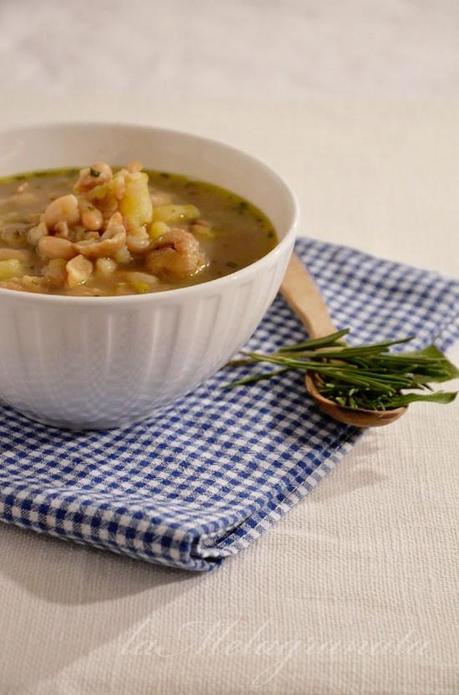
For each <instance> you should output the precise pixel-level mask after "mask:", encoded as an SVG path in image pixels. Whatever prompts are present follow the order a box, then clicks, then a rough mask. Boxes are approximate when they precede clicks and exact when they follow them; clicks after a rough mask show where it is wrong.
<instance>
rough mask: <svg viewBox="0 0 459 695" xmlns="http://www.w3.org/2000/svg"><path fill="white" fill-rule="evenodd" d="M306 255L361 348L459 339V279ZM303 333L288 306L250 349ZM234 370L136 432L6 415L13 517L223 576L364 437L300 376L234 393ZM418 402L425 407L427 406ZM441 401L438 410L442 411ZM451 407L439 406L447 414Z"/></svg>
mask: <svg viewBox="0 0 459 695" xmlns="http://www.w3.org/2000/svg"><path fill="white" fill-rule="evenodd" d="M297 252H298V253H299V254H300V256H301V257H302V259H303V261H304V262H305V263H306V264H307V266H308V268H309V269H310V270H311V272H312V273H313V275H314V276H315V278H316V280H317V282H318V284H319V285H320V286H321V289H322V291H323V293H324V295H325V297H326V299H327V301H328V304H329V307H330V309H331V311H332V314H333V317H334V319H335V322H336V324H337V325H338V326H340V327H344V326H351V328H352V331H353V334H352V336H353V340H354V341H374V340H377V339H382V338H396V337H403V336H406V335H408V334H415V335H416V336H417V339H416V347H422V346H424V345H426V344H428V343H429V342H431V341H432V340H433V339H435V338H436V337H437V336H440V338H439V340H438V341H437V344H439V345H440V346H442V347H443V348H446V347H447V346H448V345H449V344H451V343H452V342H453V341H454V340H455V339H456V338H458V337H459V320H458V316H459V283H458V282H455V281H452V280H447V279H445V278H443V277H441V276H440V275H438V274H436V273H431V272H426V271H423V270H417V269H415V268H410V267H408V266H404V265H399V264H396V263H391V262H389V261H383V260H380V259H377V258H374V257H372V256H369V255H366V254H363V253H360V252H358V251H355V250H352V249H349V248H345V247H339V246H333V245H330V244H325V243H322V242H318V241H312V240H306V239H302V240H299V241H298V243H297ZM303 336H304V332H303V329H302V327H301V326H300V325H299V323H298V321H297V320H296V319H295V318H294V317H293V315H292V314H291V312H290V311H289V309H288V308H287V307H286V305H285V304H284V303H283V301H282V299H280V298H277V299H276V301H275V302H274V304H273V306H272V307H271V309H270V310H269V312H268V314H267V316H266V317H265V319H264V320H263V322H262V324H261V326H260V327H259V328H258V330H257V332H256V333H255V335H254V336H253V338H252V339H251V341H250V343H249V344H250V347H251V348H253V349H262V350H271V349H273V348H275V347H278V346H280V345H282V344H283V343H286V342H290V341H295V340H298V339H300V338H302V337H303ZM240 374H241V373H240V372H235V371H233V370H231V371H229V370H225V369H224V370H221V371H220V372H219V373H218V374H217V375H216V376H215V377H213V378H212V379H210V380H209V381H207V382H206V383H205V384H202V385H201V386H200V387H198V388H197V389H196V390H195V391H194V392H193V393H192V394H190V395H188V396H185V397H183V398H181V399H180V400H178V401H176V402H175V403H174V404H173V405H171V406H168V407H166V408H164V409H162V410H161V411H159V412H157V413H156V414H155V415H154V417H152V418H151V419H150V420H149V421H147V422H143V423H141V424H139V425H136V426H133V427H130V428H129V429H124V430H115V431H110V432H90V433H87V432H86V433H74V432H70V431H60V430H57V429H52V428H47V427H45V426H43V425H39V424H36V423H32V422H29V421H28V420H26V419H25V418H23V417H22V416H20V415H18V414H17V413H15V412H14V411H13V410H12V409H10V408H9V407H6V406H5V407H3V408H0V520H3V521H5V522H8V523H13V524H16V525H17V526H21V527H24V528H30V529H33V530H35V531H38V532H43V533H49V534H51V535H53V536H59V537H61V538H66V539H71V540H74V541H78V542H84V543H88V544H90V545H93V546H95V547H97V548H104V549H107V550H112V551H115V552H118V553H122V554H125V555H129V556H132V557H135V558H140V559H143V560H147V561H150V562H159V563H162V564H166V565H172V566H174V567H181V568H184V569H188V570H202V571H205V570H210V569H212V568H214V567H215V566H217V565H218V564H220V563H221V562H222V561H223V559H224V558H225V557H226V556H228V555H233V554H234V553H237V552H238V551H239V550H241V549H242V548H245V547H246V546H247V545H249V543H251V542H252V541H254V540H255V539H256V538H258V536H260V535H261V534H262V533H263V532H264V531H266V530H267V529H268V528H269V527H270V526H271V524H272V523H274V522H275V521H276V520H277V519H279V518H280V517H281V516H282V515H283V514H285V513H286V512H287V511H288V510H289V509H290V507H291V506H293V505H294V504H295V503H296V502H298V501H299V500H300V499H301V498H302V497H303V496H304V495H306V494H307V493H308V492H309V491H310V490H312V489H313V488H314V487H315V486H316V485H317V484H318V483H319V482H320V480H321V479H322V478H323V477H324V476H325V475H326V474H327V473H328V471H329V470H330V469H331V468H332V467H333V466H334V465H335V464H336V463H337V462H338V461H339V460H340V459H341V458H342V456H343V455H344V453H345V452H346V451H348V450H349V448H350V447H351V446H352V444H353V443H354V442H355V441H356V438H357V437H358V432H357V431H356V430H355V429H353V428H350V427H347V426H345V425H341V424H338V423H336V422H333V421H332V420H330V419H328V418H327V417H326V416H323V415H321V414H320V413H319V412H318V411H317V410H316V408H315V406H314V405H312V404H311V403H310V402H309V401H308V399H307V398H306V397H305V392H304V388H303V385H302V380H301V377H299V376H298V375H293V374H292V375H288V376H284V377H283V378H282V379H279V380H272V381H268V382H260V383H259V384H257V385H254V386H251V387H245V388H238V389H235V390H231V391H225V390H222V386H223V385H224V384H225V383H227V382H228V381H230V380H232V379H234V378H236V375H238V376H239V375H240ZM414 407H416V406H414ZM433 407H435V406H433ZM438 407H439V406H438Z"/></svg>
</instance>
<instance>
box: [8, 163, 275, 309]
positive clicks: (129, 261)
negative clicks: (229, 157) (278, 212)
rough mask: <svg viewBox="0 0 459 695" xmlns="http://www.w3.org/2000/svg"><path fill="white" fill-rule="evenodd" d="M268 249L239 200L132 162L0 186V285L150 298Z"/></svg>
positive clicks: (43, 174) (268, 241)
mask: <svg viewBox="0 0 459 695" xmlns="http://www.w3.org/2000/svg"><path fill="white" fill-rule="evenodd" d="M276 243H277V239H276V234H275V231H274V228H273V226H272V224H271V222H270V221H269V220H268V218H267V217H266V216H265V215H264V214H263V213H262V212H261V211H260V210H258V209H257V208H255V207H254V206H253V205H251V204H250V203H249V202H248V201H246V200H244V199H243V198H240V197H239V196H236V195H235V194H233V193H230V192H228V191H225V190H223V189H221V188H218V187H217V186H214V185H212V184H208V183H204V182H201V181H196V180H194V179H191V178H187V177H185V176H179V175H176V174H168V173H163V172H158V171H143V169H142V166H141V164H139V163H138V162H133V163H131V164H129V165H128V166H127V167H126V168H118V169H113V170H112V169H111V167H110V166H109V165H108V164H106V163H104V162H96V163H95V164H93V165H92V166H90V167H87V168H84V169H81V170H78V169H70V168H69V169H62V170H51V171H38V172H31V173H28V174H21V175H16V176H11V177H7V178H2V179H0V287H6V288H10V289H13V290H22V291H28V292H41V293H47V294H65V295H83V296H107V295H125V294H137V293H145V292H157V291H162V290H167V289H173V288H177V287H184V286H187V285H192V284H196V283H200V282H206V281H208V280H213V279H215V278H219V277H222V276H223V275H228V274H229V273H232V272H234V271H235V270H237V269H239V268H243V267H244V266H247V265H249V264H250V263H253V262H254V261H256V260H258V259H259V258H261V257H262V256H264V255H265V254H266V253H268V252H269V251H270V250H271V249H272V248H273V247H274V246H275V245H276Z"/></svg>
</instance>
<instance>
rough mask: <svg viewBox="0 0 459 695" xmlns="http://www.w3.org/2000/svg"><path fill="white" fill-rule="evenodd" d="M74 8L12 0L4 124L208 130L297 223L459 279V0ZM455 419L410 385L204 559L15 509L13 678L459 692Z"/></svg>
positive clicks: (92, 687)
mask: <svg viewBox="0 0 459 695" xmlns="http://www.w3.org/2000/svg"><path fill="white" fill-rule="evenodd" d="M66 5H67V6H68V7H67V10H65V9H64V7H65V6H66ZM81 5H82V3H68V4H65V3H57V2H56V3H54V2H46V3H43V4H40V7H41V12H40V13H37V14H36V16H35V18H34V19H33V21H32V19H31V18H30V12H31V11H32V9H33V8H34V7H38V3H36V4H35V3H31V2H23V3H13V2H4V3H2V6H1V7H0V20H1V24H2V27H4V28H6V29H7V31H6V32H3V37H2V43H1V44H0V56H1V57H2V61H1V62H0V80H1V83H0V84H3V85H4V87H5V89H4V90H2V92H1V109H0V125H1V126H4V125H8V124H11V123H17V122H22V123H26V122H33V121H36V120H40V121H43V120H47V119H52V118H53V119H65V120H71V119H80V118H84V119H91V118H96V119H104V120H126V121H136V122H141V123H154V124H158V125H167V126H170V127H177V128H182V129H187V130H191V131H195V132H198V133H204V134H209V135H211V136H214V137H219V138H222V139H225V140H227V141H229V142H231V143H233V144H235V145H236V146H240V147H242V148H244V149H246V150H248V151H250V152H252V153H253V154H255V155H258V156H260V157H261V158H263V159H265V160H266V161H267V162H269V163H270V164H271V165H272V166H274V167H275V168H277V169H278V170H279V171H280V173H282V174H283V175H284V176H285V177H286V178H287V179H289V180H290V181H291V183H292V185H293V187H294V188H295V189H296V191H297V193H298V196H299V199H300V203H301V205H302V209H303V231H304V233H305V234H309V235H311V236H316V237H319V238H322V239H327V240H330V241H335V242H339V243H344V244H349V245H354V246H358V247H360V248H363V249H365V250H367V251H370V252H373V253H375V254H379V255H382V256H385V257H390V258H393V259H396V260H401V261H406V262H408V263H412V264H414V265H419V266H424V267H428V268H432V269H436V270H439V271H442V272H444V273H447V274H450V275H455V276H458V275H459V235H458V231H457V228H458V222H457V187H458V181H459V130H458V126H457V124H458V122H459V102H458V101H455V100H453V98H452V97H451V96H450V94H451V93H452V92H453V91H454V90H456V94H457V86H458V72H457V66H458V60H457V41H456V44H455V43H454V41H453V37H454V28H455V26H456V27H457V20H458V18H459V14H458V11H457V6H456V5H455V4H454V3H449V2H439V3H437V4H435V7H434V6H433V5H432V7H431V8H429V7H428V6H425V5H424V4H423V3H421V2H417V3H414V4H413V5H412V6H411V5H410V6H408V5H406V6H405V5H404V4H402V3H398V2H386V3H374V6H373V7H372V8H370V5H371V3H368V4H365V3H359V2H357V1H356V0H354V2H351V3H349V2H347V3H343V4H340V3H338V2H330V3H327V4H326V9H317V7H316V6H318V5H319V4H318V3H312V2H305V3H301V2H292V3H284V4H281V3H274V2H268V3H261V2H252V3H248V4H247V3H246V4H245V5H244V4H241V3H238V2H236V3H230V4H228V6H227V7H226V9H222V6H220V8H219V9H218V11H217V9H216V6H217V3H215V5H213V6H212V4H211V3H209V2H204V3H203V6H204V11H201V14H196V12H197V7H198V5H197V4H195V3H188V4H187V3H184V2H173V3H170V4H167V3H166V5H167V8H166V9H164V8H163V13H162V14H161V17H162V21H161V23H159V24H157V25H154V24H153V19H154V16H155V14H154V12H153V10H151V12H149V13H148V12H147V11H146V10H145V6H146V4H145V3H139V2H137V3H136V2H131V3H128V4H127V9H126V8H125V9H123V8H122V6H121V5H119V4H118V3H107V2H105V1H104V0H100V2H99V3H98V4H97V6H98V10H97V12H96V11H94V12H92V11H91V13H89V12H87V13H83V11H82V9H81ZM247 5H250V8H249V9H247V8H246V6H247ZM282 5H283V7H282ZM343 5H346V6H348V9H350V10H352V12H353V13H354V14H353V15H352V12H351V15H350V16H349V14H348V13H346V12H344V10H343V9H342V7H343ZM88 6H89V5H86V7H88ZM153 6H156V8H157V9H158V5H157V4H156V3H152V4H151V7H152V8H153ZM193 7H194V10H193ZM199 7H201V8H202V4H201V3H199ZM69 8H70V9H69ZM168 8H169V9H168ZM244 8H246V9H244ZM130 10H132V11H134V13H135V17H136V20H135V22H134V24H135V26H134V24H132V22H131V25H132V26H131V25H129V21H128V14H129V11H130ZM217 12H218V13H219V14H216V13H217ZM238 12H239V15H238V14H237V13H238ZM66 13H67V14H66ZM112 13H113V14H112ZM123 13H124V14H123ZM235 13H236V14H235ZM289 13H290V14H289ZM314 13H315V14H314ZM110 17H115V18H116V21H115V20H111V19H110ZM174 17H178V19H177V21H178V24H179V27H180V32H183V31H184V27H185V25H187V26H188V31H187V32H186V39H184V43H183V45H182V44H181V43H180V41H178V39H177V36H176V33H174V32H176V27H175V24H174V21H173V20H174ZM286 17H290V19H286ZM350 17H351V19H352V17H354V19H355V21H351V19H350ZM147 18H150V19H151V21H152V24H151V31H149V30H148V28H147V27H146V20H147ZM241 18H242V19H241ZM280 19H282V22H281V21H280ZM67 20H71V21H67ZM217 20H218V21H217ZM236 20H238V21H239V20H241V21H240V22H239V23H238V21H236ZM242 20H244V21H242ZM258 20H259V21H258ZM89 21H93V22H96V23H97V26H98V31H102V30H103V26H109V27H110V29H109V31H108V33H107V34H106V36H105V38H102V39H101V40H100V42H99V43H98V42H97V41H95V40H94V36H93V37H92V40H89V39H87V40H86V41H84V37H85V31H86V29H85V27H87V25H88V22H89ZM239 26H241V27H242V28H241V29H240V32H242V38H241V33H240V32H238V27H239ZM260 31H261V35H260V33H259V32H260ZM46 32H48V33H46ZM126 32H127V35H126ZM180 32H179V33H180ZM218 32H220V33H218ZM93 34H94V32H93ZM133 36H136V37H141V38H140V39H139V41H138V44H136V42H135V41H134V40H133ZM263 36H264V37H265V39H263ZM274 36H278V38H277V42H276V41H274ZM31 37H32V38H31ZM107 37H108V38H107ZM289 37H292V39H291V40H289ZM150 38H151V45H150V41H149V39H150ZM179 38H180V37H179ZM456 38H457V37H456ZM174 41H178V43H177V45H176V46H175V48H174V50H171V49H170V45H171V42H174ZM264 41H265V42H264ZM273 41H274V43H273ZM301 41H304V44H301ZM247 42H249V44H250V42H252V43H253V46H254V48H253V50H252V49H251V48H250V45H249V46H247V45H246V43H247ZM295 42H296V43H297V44H298V45H297V46H295ZM300 44H301V45H302V46H303V45H304V49H305V50H304V52H302V53H301V56H302V58H303V60H304V62H303V63H298V60H297V58H298V56H299V52H298V51H299V45H300ZM292 45H293V48H292ZM270 47H271V50H270ZM273 47H274V48H273ZM104 49H107V51H108V55H107V54H106V53H105V52H104ZM294 49H295V50H294ZM162 50H165V51H166V55H165V58H164V61H161V59H160V55H161V51H162ZM273 50H274V53H275V55H274V57H273V55H272V52H273ZM155 51H156V52H155ZM206 51H207V52H206ZM263 51H264V52H263ZM289 51H290V52H289ZM56 52H59V55H60V56H61V58H62V61H63V62H62V64H61V63H59V64H58V63H56V60H55V58H56ZM115 53H116V56H115ZM79 55H80V58H81V61H80V62H78V60H79V59H78V56H79ZM264 55H266V56H268V57H267V58H266V61H267V63H266V64H265V63H264V62H263V56H264ZM152 56H153V57H152ZM158 56H159V57H158ZM215 56H217V57H219V58H221V62H220V63H219V62H218V61H215V60H214V59H215ZM281 56H282V60H283V61H284V62H282V60H281ZM435 56H436V57H435ZM174 57H175V58H174ZM417 57H418V58H419V60H417ZM206 58H207V59H208V60H206ZM279 60H280V61H281V66H283V67H284V71H282V70H279V65H278V63H279ZM5 61H7V62H5ZM75 61H77V63H75ZM174 61H175V62H174ZM251 61H253V65H252V63H251ZM90 65H92V66H93V71H92V72H91V73H87V84H85V71H84V70H83V69H82V66H83V67H84V66H86V69H87V68H89V66H90ZM263 65H265V68H266V66H267V68H269V69H265V70H264V71H262V67H263ZM141 66H143V68H142V69H143V77H144V78H145V82H144V83H143V81H142V79H141V77H142V75H140V76H139V74H138V72H137V70H138V69H140V67H141ZM185 68H186V69H187V70H188V72H187V75H188V81H187V80H185V79H184V78H183V74H182V73H180V70H182V69H185ZM179 73H180V74H179ZM101 76H105V77H106V82H107V84H106V85H105V89H104V90H103V91H102V88H101V84H102V83H103V82H101V80H100V79H99V80H98V78H100V77H101ZM118 78H119V79H118ZM271 78H272V79H271ZM237 79H239V80H240V85H239V88H238V87H237V85H235V82H234V80H237ZM129 80H132V88H129V84H128V83H129ZM222 80H223V83H222ZM222 84H224V85H226V89H224V88H223V86H222ZM107 85H108V86H107ZM174 85H176V87H177V89H176V93H175V94H174V93H173V92H174ZM206 86H207V87H208V90H207V92H206ZM193 90H195V91H193ZM452 355H453V356H455V358H456V360H459V348H456V349H455V350H454V351H453V353H452ZM458 416H459V403H456V404H453V405H451V406H448V407H440V406H430V407H429V406H426V405H422V404H419V405H414V406H413V407H412V408H411V409H410V412H409V414H408V416H407V417H404V418H403V419H402V420H400V421H399V422H397V423H395V424H394V425H392V426H391V427H388V428H387V429H381V430H379V431H377V430H375V431H370V432H368V433H367V434H366V435H365V437H363V438H362V439H361V440H360V442H359V444H358V445H357V446H356V447H355V449H354V450H353V451H352V453H351V454H350V455H349V456H347V458H346V459H345V460H344V462H343V463H342V464H341V465H340V466H339V467H338V468H337V469H335V471H334V472H333V473H332V475H330V477H329V478H327V479H325V480H324V481H323V482H322V483H321V484H320V486H319V487H318V488H317V489H316V491H315V492H314V493H313V494H311V495H310V496H309V497H308V498H306V499H305V500H304V501H303V502H302V503H301V504H299V506H297V507H296V508H295V509H294V510H293V511H292V512H290V513H289V514H288V516H287V517H286V518H285V519H284V520H282V521H281V522H280V523H278V524H277V525H276V526H275V527H274V528H273V529H272V530H271V531H270V532H269V533H267V534H266V535H265V536H264V537H263V538H262V539H261V540H259V541H258V542H257V543H256V544H254V545H253V546H252V547H251V548H250V549H248V550H247V551H245V552H244V553H242V554H241V555H239V556H237V557H235V558H233V559H230V560H228V561H227V562H226V564H225V565H224V566H223V567H222V568H221V569H220V570H218V571H217V572H215V573H213V574H211V575H205V576H202V575H191V574H187V573H180V572H176V571H169V570H167V569H163V568H158V567H154V566H150V565H148V564H145V563H141V562H134V561H130V560H127V559H122V558H118V557H116V556H114V555H110V554H109V553H102V552H97V551H94V550H90V549H86V548H84V547H79V546H77V545H73V544H70V543H64V542H62V541H58V540H52V539H49V538H45V537H41V536H37V535H35V534H32V533H27V532H24V531H21V530H18V529H15V528H13V527H8V526H5V525H2V526H1V527H0V558H1V561H0V694H1V695H90V694H91V695H92V694H93V693H97V695H124V694H125V693H129V695H151V694H152V693H169V694H171V695H174V694H179V693H185V692H187V693H193V694H194V693H198V694H201V693H203V694H213V693H224V694H232V693H248V692H256V691H257V690H258V691H260V692H263V693H275V694H276V695H277V694H285V693H298V694H303V693H304V694H307V695H331V694H336V695H349V694H350V693H352V694H357V693H358V694H362V695H367V694H370V693H372V694H374V695H382V694H387V695H405V694H406V695H433V694H434V693H435V695H440V694H447V693H448V694H451V695H452V694H453V693H456V692H457V691H458V689H459V680H458V678H457V672H456V671H455V659H456V655H457V646H458V642H457V632H455V624H454V612H455V608H456V604H455V601H456V595H455V588H456V587H455V580H454V575H453V566H454V554H455V550H456V528H457V514H456V495H457V478H458V473H457V471H458V466H457V463H458ZM0 457H1V452H0Z"/></svg>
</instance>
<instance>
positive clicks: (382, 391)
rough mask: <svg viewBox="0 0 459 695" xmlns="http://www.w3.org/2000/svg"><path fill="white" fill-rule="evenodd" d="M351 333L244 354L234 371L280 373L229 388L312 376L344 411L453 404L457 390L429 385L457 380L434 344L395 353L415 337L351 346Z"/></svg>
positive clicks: (455, 371)
mask: <svg viewBox="0 0 459 695" xmlns="http://www.w3.org/2000/svg"><path fill="white" fill-rule="evenodd" d="M348 333H349V329H345V330H341V331H337V332H336V333H332V334H331V335H328V336H326V337H324V338H317V339H312V340H303V341H302V342H299V343H293V344H291V345H285V346H284V347H282V348H280V349H279V350H277V351H276V352H273V353H271V354H264V353H260V352H244V351H243V352H242V353H241V354H242V355H243V357H242V358H241V359H237V360H233V361H232V362H230V363H229V365H228V366H230V367H249V366H255V365H257V364H259V363H266V364H269V365H272V366H273V367H274V366H275V367H276V369H271V370H270V371H266V372H262V373H258V374H256V375H254V376H248V377H245V378H243V379H239V380H238V381H234V382H232V383H231V384H228V385H227V387H228V388H234V387H236V386H243V385H244V386H245V385H247V384H252V383H255V382H258V381H262V380H265V379H271V378H272V377H277V376H279V375H282V374H285V373H286V372H290V371H297V372H301V373H302V374H303V375H304V374H305V373H306V372H313V373H315V374H316V375H318V376H319V379H318V387H319V390H320V392H321V393H322V394H323V395H324V396H325V397H326V398H329V399H330V400H331V401H335V402H336V403H338V404H339V405H341V406H342V407H345V408H352V409H364V410H391V409H393V408H399V407H400V406H405V405H408V404H409V403H413V402H414V401H428V402H433V403H451V401H453V400H454V398H455V397H456V392H450V391H449V392H444V391H436V392H432V389H431V387H430V384H432V383H439V382H443V381H448V380H449V379H455V378H457V377H459V369H458V368H457V367H456V366H455V365H454V364H453V363H452V362H450V361H449V360H448V359H447V358H446V357H445V355H444V354H443V352H441V350H439V349H438V348H437V347H436V346H435V345H430V346H429V347H427V348H424V349H423V350H411V351H405V352H396V353H394V352H391V351H390V348H392V347H393V346H395V345H402V344H405V343H409V342H410V341H411V340H413V337H409V338H403V339H400V340H390V341H383V342H379V343H373V344H371V345H356V346H353V347H350V346H348V345H346V344H345V343H344V342H343V340H342V339H343V337H344V336H345V335H347V334H348Z"/></svg>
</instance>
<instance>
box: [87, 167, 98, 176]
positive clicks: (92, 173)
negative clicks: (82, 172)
mask: <svg viewBox="0 0 459 695" xmlns="http://www.w3.org/2000/svg"><path fill="white" fill-rule="evenodd" d="M89 173H90V174H91V176H92V177H93V178H95V179H98V178H99V176H100V171H97V169H93V168H92V167H91V168H90V169H89Z"/></svg>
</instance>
